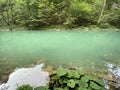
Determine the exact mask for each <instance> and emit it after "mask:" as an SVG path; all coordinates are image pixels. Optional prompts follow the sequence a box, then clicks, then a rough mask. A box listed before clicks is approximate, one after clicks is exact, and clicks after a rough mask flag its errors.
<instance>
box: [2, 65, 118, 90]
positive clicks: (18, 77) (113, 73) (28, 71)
mask: <svg viewBox="0 0 120 90" xmlns="http://www.w3.org/2000/svg"><path fill="white" fill-rule="evenodd" d="M106 66H107V67H108V71H109V72H108V73H106V74H107V75H102V74H103V73H101V75H97V72H96V75H97V76H96V75H95V74H93V73H91V72H87V73H86V71H85V70H82V69H80V70H81V71H82V73H86V75H87V74H88V73H89V75H92V76H93V77H98V78H101V79H103V80H104V83H105V84H106V86H105V87H106V89H107V90H119V89H120V82H119V81H120V68H119V67H116V66H114V65H112V64H110V63H106ZM43 67H45V66H44V64H40V65H36V66H34V67H31V68H20V69H17V70H15V71H14V72H13V73H11V74H10V76H9V79H8V81H7V83H3V84H2V85H0V90H16V88H17V87H19V86H21V85H28V84H29V85H30V86H32V87H39V86H46V85H47V84H48V82H49V77H50V76H49V75H52V74H53V75H54V73H55V72H56V70H54V68H53V67H50V66H48V67H46V68H44V70H45V71H43ZM67 68H69V69H70V70H77V69H78V68H77V67H67ZM81 71H80V72H81ZM60 72H61V74H62V73H63V72H64V70H63V71H60ZM94 73H95V72H94ZM61 74H60V75H61ZM31 81H32V82H31Z"/></svg>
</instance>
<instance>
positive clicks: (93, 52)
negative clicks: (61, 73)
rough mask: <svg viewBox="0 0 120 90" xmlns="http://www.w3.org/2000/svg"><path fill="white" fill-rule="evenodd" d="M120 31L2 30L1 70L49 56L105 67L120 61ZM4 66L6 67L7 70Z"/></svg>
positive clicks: (56, 62) (49, 61) (53, 61)
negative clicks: (106, 63)
mask: <svg viewBox="0 0 120 90" xmlns="http://www.w3.org/2000/svg"><path fill="white" fill-rule="evenodd" d="M119 54H120V32H112V31H111V32H102V31H101V32H95V31H94V32H80V31H62V32H56V31H54V32H53V31H51V32H50V31H14V32H0V72H2V73H3V72H5V71H6V68H5V67H6V65H7V66H8V67H11V66H14V67H16V66H21V65H26V64H30V63H33V62H35V60H39V59H40V58H46V63H47V64H51V65H53V66H60V65H63V64H66V65H76V66H83V67H88V68H89V67H92V66H94V67H95V68H97V69H98V68H104V62H105V61H107V62H110V63H114V64H116V65H119V64H120V55H119ZM3 69H4V71H3Z"/></svg>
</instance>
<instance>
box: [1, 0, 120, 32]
mask: <svg viewBox="0 0 120 90" xmlns="http://www.w3.org/2000/svg"><path fill="white" fill-rule="evenodd" d="M4 27H7V28H8V29H10V30H11V29H13V28H19V27H23V28H26V29H29V30H30V29H31V30H39V29H41V28H46V27H47V28H51V27H63V28H76V27H89V28H103V29H104V28H105V29H106V28H120V0H0V28H4Z"/></svg>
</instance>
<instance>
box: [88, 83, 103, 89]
mask: <svg viewBox="0 0 120 90" xmlns="http://www.w3.org/2000/svg"><path fill="white" fill-rule="evenodd" d="M90 87H91V88H93V89H97V90H100V88H101V87H100V86H99V85H97V84H96V83H94V82H90Z"/></svg>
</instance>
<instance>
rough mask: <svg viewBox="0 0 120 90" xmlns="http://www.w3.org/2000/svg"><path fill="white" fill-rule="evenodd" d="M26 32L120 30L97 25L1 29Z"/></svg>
mask: <svg viewBox="0 0 120 90" xmlns="http://www.w3.org/2000/svg"><path fill="white" fill-rule="evenodd" d="M25 30H28V31H29V30H46V31H120V28H115V27H106V28H101V27H98V26H96V25H91V26H88V27H86V26H80V27H71V28H70V27H66V26H61V25H56V26H47V27H41V28H36V29H30V28H26V27H13V28H12V30H9V29H8V28H7V27H1V28H0V31H25Z"/></svg>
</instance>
